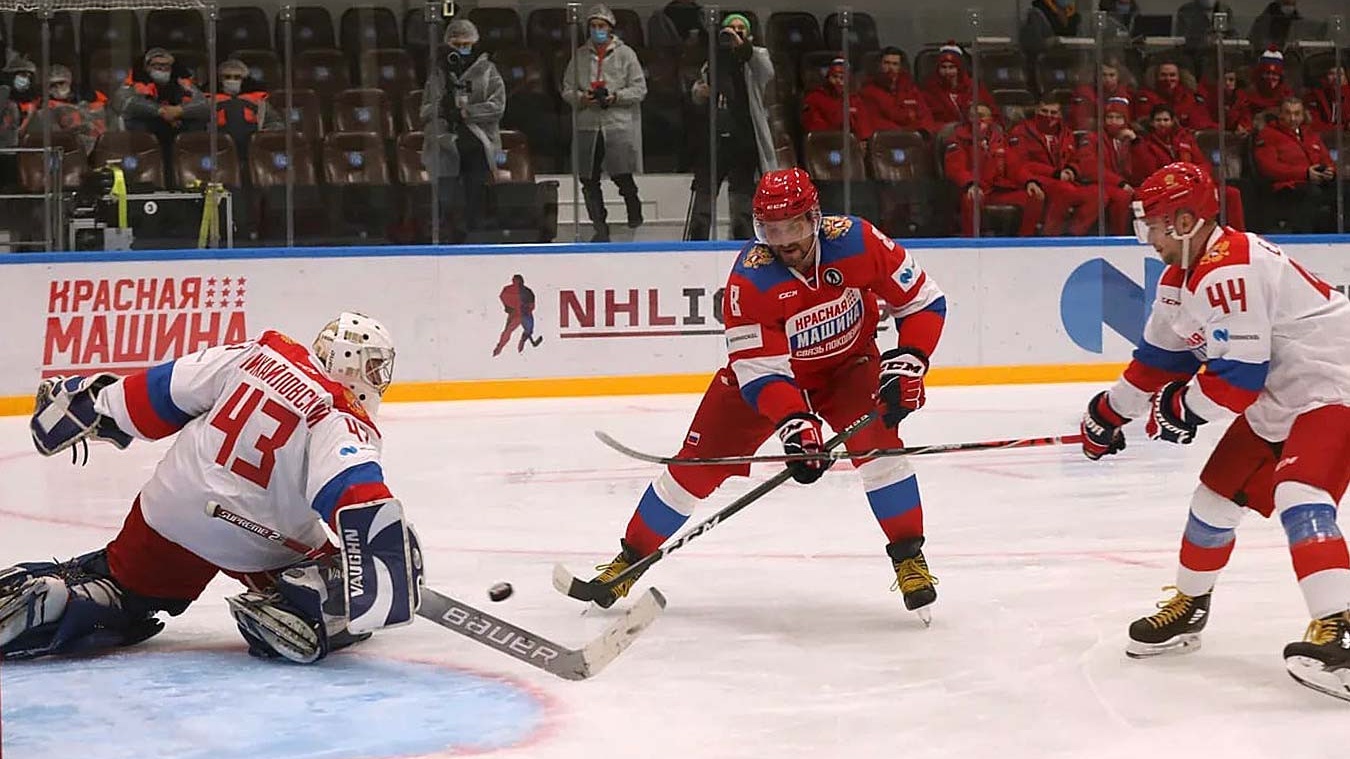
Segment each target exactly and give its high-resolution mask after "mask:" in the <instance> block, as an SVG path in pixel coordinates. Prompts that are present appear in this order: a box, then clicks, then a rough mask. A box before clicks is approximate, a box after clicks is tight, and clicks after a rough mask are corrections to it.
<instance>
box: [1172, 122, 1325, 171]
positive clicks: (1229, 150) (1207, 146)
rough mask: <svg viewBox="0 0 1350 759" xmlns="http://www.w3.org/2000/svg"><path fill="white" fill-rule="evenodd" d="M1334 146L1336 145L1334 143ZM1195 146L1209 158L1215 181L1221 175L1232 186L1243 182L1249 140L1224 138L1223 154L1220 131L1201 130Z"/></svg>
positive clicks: (1198, 132) (1231, 136) (1228, 134)
mask: <svg viewBox="0 0 1350 759" xmlns="http://www.w3.org/2000/svg"><path fill="white" fill-rule="evenodd" d="M1333 144H1334V143H1333ZM1195 145H1196V147H1197V148H1199V149H1200V152H1201V153H1202V154H1204V155H1205V156H1206V157H1207V158H1209V165H1210V168H1212V169H1214V172H1215V173H1214V179H1215V181H1217V180H1218V178H1219V176H1220V174H1222V175H1223V177H1224V179H1225V180H1226V181H1227V182H1229V183H1230V184H1231V183H1233V182H1237V181H1240V180H1242V178H1243V176H1242V163H1243V156H1245V155H1246V154H1247V138H1246V137H1239V136H1238V135H1237V133H1235V132H1227V133H1225V134H1224V136H1223V152H1222V153H1220V152H1219V130H1217V129H1199V130H1196V132H1195Z"/></svg>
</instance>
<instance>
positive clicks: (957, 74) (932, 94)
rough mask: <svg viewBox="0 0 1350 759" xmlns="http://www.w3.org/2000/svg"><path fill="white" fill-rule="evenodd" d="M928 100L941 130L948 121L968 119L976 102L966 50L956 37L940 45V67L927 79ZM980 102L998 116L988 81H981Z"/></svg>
mask: <svg viewBox="0 0 1350 759" xmlns="http://www.w3.org/2000/svg"><path fill="white" fill-rule="evenodd" d="M923 99H924V104H925V105H927V106H928V112H929V113H931V114H932V115H933V126H934V127H936V128H937V129H939V130H941V129H942V127H944V126H946V125H947V124H954V123H959V122H961V121H964V120H965V119H966V116H967V115H968V114H969V113H970V107H971V106H972V105H974V99H975V93H974V91H973V90H972V88H971V79H970V74H968V73H967V72H966V61H965V55H964V51H963V50H962V49H961V47H960V46H959V45H957V44H956V42H955V41H953V40H948V41H947V43H946V44H945V45H943V46H942V47H941V48H939V49H938V64H937V68H936V69H935V70H934V71H933V73H932V74H929V75H928V78H927V79H926V80H924V83H923ZM980 104H981V105H987V106H989V110H990V111H991V112H992V113H994V114H995V116H994V118H995V119H996V120H997V119H998V115H997V114H998V108H997V107H996V106H995V105H994V96H993V95H991V94H989V90H987V89H985V87H984V85H983V84H981V85H980Z"/></svg>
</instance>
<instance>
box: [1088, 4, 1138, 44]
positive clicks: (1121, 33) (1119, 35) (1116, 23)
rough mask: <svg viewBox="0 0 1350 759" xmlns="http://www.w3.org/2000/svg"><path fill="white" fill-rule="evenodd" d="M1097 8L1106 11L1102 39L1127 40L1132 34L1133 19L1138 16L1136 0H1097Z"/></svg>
mask: <svg viewBox="0 0 1350 759" xmlns="http://www.w3.org/2000/svg"><path fill="white" fill-rule="evenodd" d="M1097 10H1099V11H1104V12H1105V13H1106V24H1105V26H1104V28H1103V29H1102V38H1103V39H1105V40H1107V41H1111V40H1129V39H1131V38H1132V37H1133V36H1134V20H1135V19H1136V18H1137V17H1138V16H1139V3H1138V2H1136V0H1099V2H1098V3H1097ZM1117 44H1118V43H1117Z"/></svg>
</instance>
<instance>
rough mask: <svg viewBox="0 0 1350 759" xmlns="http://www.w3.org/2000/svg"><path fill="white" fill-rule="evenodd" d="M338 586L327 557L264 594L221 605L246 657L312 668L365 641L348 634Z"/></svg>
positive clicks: (334, 565) (335, 564) (336, 566)
mask: <svg viewBox="0 0 1350 759" xmlns="http://www.w3.org/2000/svg"><path fill="white" fill-rule="evenodd" d="M343 584H344V583H343V572H342V564H341V562H340V559H339V557H337V556H327V557H324V558H321V559H317V560H315V561H307V562H304V563H302V564H297V565H296V566H293V567H291V568H290V569H287V570H286V571H285V572H282V573H281V576H280V577H279V578H277V583H276V586H275V587H274V588H273V589H272V590H271V591H269V592H253V591H250V592H247V593H241V594H240V595H237V596H233V597H231V598H228V599H226V601H228V603H229V605H230V614H231V615H233V616H234V621H235V623H236V624H237V625H238V626H239V633H240V634H241V635H243V636H244V640H246V641H248V652H249V653H250V654H252V655H254V656H257V657H259V658H263V659H275V658H282V659H286V660H288V661H292V662H295V663H297V664H313V663H314V662H316V661H319V660H320V659H322V658H324V657H325V656H327V655H328V654H329V653H331V652H333V651H337V650H338V649H341V648H345V647H347V646H350V645H351V644H353V643H357V642H359V641H362V640H365V639H366V638H369V637H370V634H369V633H365V634H359V635H354V634H351V633H349V632H348V631H347V610H346V605H345V599H344V596H343Z"/></svg>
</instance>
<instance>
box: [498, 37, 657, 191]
mask: <svg viewBox="0 0 1350 759" xmlns="http://www.w3.org/2000/svg"><path fill="white" fill-rule="evenodd" d="M531 17H532V18H533V15H531ZM559 50H566V48H559ZM493 62H494V63H496V65H497V70H498V71H499V72H501V75H502V79H503V80H504V81H505V84H506V113H505V114H503V116H502V123H501V127H502V129H514V130H517V131H520V132H523V133H524V134H525V135H526V136H527V137H528V139H529V142H530V146H531V147H532V148H533V158H534V161H535V167H536V168H537V169H538V170H539V171H542V172H545V173H554V172H558V171H561V170H562V168H563V166H562V161H561V153H562V149H563V140H564V135H565V131H564V121H567V120H570V118H571V113H570V112H569V111H567V110H566V109H564V107H563V103H562V101H561V100H560V99H559V97H558V90H557V88H556V87H555V86H554V85H553V83H552V81H551V80H550V79H549V76H548V72H547V70H546V69H545V68H544V62H543V56H542V55H541V54H540V53H539V52H538V51H536V50H527V49H523V48H512V49H507V50H502V51H500V52H498V53H497V54H496V55H494V56H493ZM650 86H651V83H650V82H649V83H648V87H650ZM568 124H569V125H570V121H568Z"/></svg>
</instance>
